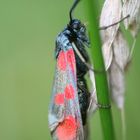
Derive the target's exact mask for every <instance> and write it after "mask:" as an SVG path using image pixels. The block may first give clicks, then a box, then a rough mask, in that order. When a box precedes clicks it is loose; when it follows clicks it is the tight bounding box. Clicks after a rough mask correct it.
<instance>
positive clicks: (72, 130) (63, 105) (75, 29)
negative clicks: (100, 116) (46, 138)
mask: <svg viewBox="0 0 140 140" xmlns="http://www.w3.org/2000/svg"><path fill="white" fill-rule="evenodd" d="M77 3H78V1H75V3H74V4H73V6H72V8H71V10H70V22H69V24H68V25H67V27H66V28H65V29H64V30H63V31H62V32H61V33H60V34H59V35H58V37H57V39H56V48H55V54H56V55H55V56H56V60H57V61H56V70H55V78H54V83H53V91H52V98H51V102H50V107H49V128H50V131H51V135H52V139H53V140H84V139H85V138H84V132H83V127H84V125H85V124H86V116H87V109H88V106H89V96H90V93H89V91H88V88H87V84H86V80H85V78H84V76H85V74H86V73H87V71H88V67H87V65H86V64H87V63H88V62H89V57H88V54H87V52H86V50H85V46H89V40H88V37H87V35H86V27H85V26H84V24H82V23H81V21H80V20H78V19H72V15H71V14H72V11H73V9H74V8H75V7H76V5H77Z"/></svg>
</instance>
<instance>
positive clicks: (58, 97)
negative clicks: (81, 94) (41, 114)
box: [54, 93, 64, 105]
mask: <svg viewBox="0 0 140 140" xmlns="http://www.w3.org/2000/svg"><path fill="white" fill-rule="evenodd" d="M54 102H55V104H57V105H62V104H64V94H63V93H57V94H56V95H55V98H54Z"/></svg>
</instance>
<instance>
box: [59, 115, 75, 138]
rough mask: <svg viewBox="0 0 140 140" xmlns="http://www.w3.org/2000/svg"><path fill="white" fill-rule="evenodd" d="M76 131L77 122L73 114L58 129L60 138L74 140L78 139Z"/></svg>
mask: <svg viewBox="0 0 140 140" xmlns="http://www.w3.org/2000/svg"><path fill="white" fill-rule="evenodd" d="M76 132H77V123H76V120H75V118H74V117H73V116H71V115H69V116H67V117H66V118H65V119H64V121H63V122H61V123H60V124H59V125H58V127H57V129H56V134H57V136H58V140H74V139H76Z"/></svg>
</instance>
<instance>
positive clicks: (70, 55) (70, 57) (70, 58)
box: [67, 49, 75, 72]
mask: <svg viewBox="0 0 140 140" xmlns="http://www.w3.org/2000/svg"><path fill="white" fill-rule="evenodd" d="M67 61H68V64H69V65H70V68H71V69H72V71H73V72H74V71H75V55H74V51H73V49H70V50H68V51H67Z"/></svg>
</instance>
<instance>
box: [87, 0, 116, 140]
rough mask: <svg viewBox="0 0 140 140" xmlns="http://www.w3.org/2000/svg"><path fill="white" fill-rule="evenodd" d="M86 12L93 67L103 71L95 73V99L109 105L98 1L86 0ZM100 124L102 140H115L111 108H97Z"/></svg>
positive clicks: (99, 102) (101, 103) (100, 103)
mask: <svg viewBox="0 0 140 140" xmlns="http://www.w3.org/2000/svg"><path fill="white" fill-rule="evenodd" d="M86 4H87V7H86V8H87V9H86V11H87V14H88V21H89V24H88V27H89V31H90V42H91V54H92V60H93V65H94V69H95V70H96V71H103V72H99V73H95V81H96V91H97V99H98V104H99V105H103V106H104V105H110V99H109V89H108V82H107V75H106V72H105V66H104V60H103V56H102V50H101V46H102V43H101V39H100V34H99V26H98V25H99V24H98V20H99V18H98V17H99V16H98V15H97V13H98V12H97V10H98V9H97V8H98V1H97V0H87V1H86ZM99 112H100V119H101V125H102V130H103V139H104V140H115V135H114V128H113V122H112V114H111V108H109V107H108V108H106V109H104V108H102V107H100V108H99Z"/></svg>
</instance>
